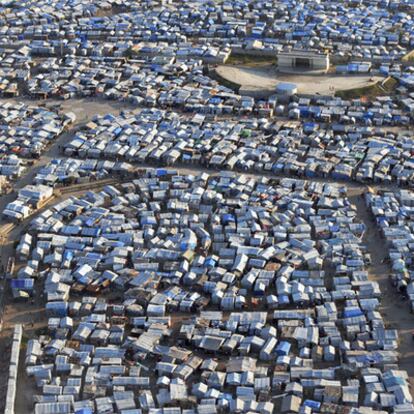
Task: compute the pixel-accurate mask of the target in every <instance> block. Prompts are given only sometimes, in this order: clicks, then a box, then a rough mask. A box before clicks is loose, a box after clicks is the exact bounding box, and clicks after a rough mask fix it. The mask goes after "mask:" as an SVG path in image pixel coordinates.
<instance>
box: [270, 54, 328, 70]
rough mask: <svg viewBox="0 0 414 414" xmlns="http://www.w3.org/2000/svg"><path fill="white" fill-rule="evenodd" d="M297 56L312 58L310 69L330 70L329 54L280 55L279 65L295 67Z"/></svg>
mask: <svg viewBox="0 0 414 414" xmlns="http://www.w3.org/2000/svg"><path fill="white" fill-rule="evenodd" d="M296 58H306V59H309V60H310V65H309V69H317V70H328V69H329V56H309V58H308V57H306V56H300V55H294V54H292V55H279V56H278V65H279V66H280V67H284V68H295V67H296Z"/></svg>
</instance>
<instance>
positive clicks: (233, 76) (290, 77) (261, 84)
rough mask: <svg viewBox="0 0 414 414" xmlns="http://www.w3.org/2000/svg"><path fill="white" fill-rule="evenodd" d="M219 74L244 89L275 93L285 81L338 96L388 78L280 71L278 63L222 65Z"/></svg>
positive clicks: (300, 89) (312, 91)
mask: <svg viewBox="0 0 414 414" xmlns="http://www.w3.org/2000/svg"><path fill="white" fill-rule="evenodd" d="M216 70H217V73H218V74H219V75H220V76H221V77H223V78H224V79H227V80H229V81H232V82H235V83H238V84H239V85H241V92H243V91H244V92H245V93H246V94H248V92H249V91H251V92H253V93H254V92H257V91H261V92H263V93H264V94H265V93H266V92H268V93H273V92H274V90H275V88H276V86H277V85H278V84H279V83H281V82H289V83H295V84H296V85H297V87H298V93H301V94H311V95H315V94H320V95H334V94H335V92H337V91H343V90H349V89H354V88H362V87H364V86H369V85H372V84H374V83H375V82H378V81H381V80H383V79H384V78H382V77H379V76H367V75H344V76H342V75H336V74H327V75H298V74H285V73H278V72H277V69H276V67H275V66H274V65H268V66H262V67H243V66H230V65H229V66H227V65H220V66H218V67H217V69H216Z"/></svg>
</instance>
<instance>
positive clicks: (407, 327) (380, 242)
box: [349, 189, 414, 393]
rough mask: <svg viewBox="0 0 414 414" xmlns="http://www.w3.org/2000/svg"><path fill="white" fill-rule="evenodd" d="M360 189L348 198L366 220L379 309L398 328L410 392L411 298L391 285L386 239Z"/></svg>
mask: <svg viewBox="0 0 414 414" xmlns="http://www.w3.org/2000/svg"><path fill="white" fill-rule="evenodd" d="M362 194H363V191H361V189H351V190H350V191H349V199H350V201H351V202H352V203H353V204H354V205H355V206H356V208H357V212H358V218H359V220H360V221H362V222H364V223H365V225H366V227H367V229H366V232H365V236H364V243H365V244H366V246H367V248H368V251H369V253H370V254H371V260H372V263H371V266H369V268H368V275H369V278H370V280H375V281H377V282H378V284H379V287H380V289H381V293H382V295H381V307H380V312H381V315H382V316H383V318H384V321H385V323H386V324H387V325H388V327H389V328H394V329H397V330H398V334H399V339H400V342H399V349H398V350H399V352H400V368H401V369H403V370H406V371H407V372H408V375H409V377H410V384H411V387H412V389H411V392H412V393H413V391H414V343H413V338H412V332H413V331H414V316H413V315H412V314H411V313H410V310H409V305H408V301H406V300H404V299H403V297H402V295H400V294H399V293H398V292H397V290H396V289H395V288H394V287H393V286H392V285H391V283H390V281H389V275H390V273H391V267H390V265H389V264H388V263H383V260H384V259H385V258H386V257H387V256H388V250H387V245H386V241H385V239H384V238H383V237H381V234H380V232H379V231H378V227H377V226H376V224H375V221H374V216H373V215H372V213H371V212H370V211H369V210H368V208H367V207H366V205H365V201H364V199H363V197H362V196H361V195H362Z"/></svg>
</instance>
